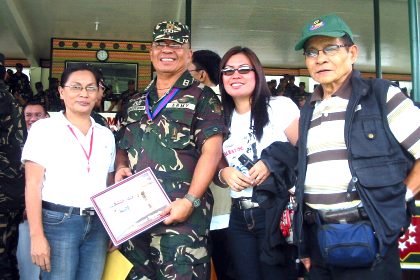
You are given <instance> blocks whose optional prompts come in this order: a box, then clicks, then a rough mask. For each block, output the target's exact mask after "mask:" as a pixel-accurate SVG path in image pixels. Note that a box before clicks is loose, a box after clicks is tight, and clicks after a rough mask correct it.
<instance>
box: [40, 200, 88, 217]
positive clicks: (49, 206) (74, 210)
mask: <svg viewBox="0 0 420 280" xmlns="http://www.w3.org/2000/svg"><path fill="white" fill-rule="evenodd" d="M42 208H43V209H46V210H51V211H56V212H61V213H69V214H72V215H79V216H95V215H96V213H95V209H93V208H92V207H90V208H84V209H81V208H78V207H71V206H65V205H60V204H55V203H51V202H48V201H42Z"/></svg>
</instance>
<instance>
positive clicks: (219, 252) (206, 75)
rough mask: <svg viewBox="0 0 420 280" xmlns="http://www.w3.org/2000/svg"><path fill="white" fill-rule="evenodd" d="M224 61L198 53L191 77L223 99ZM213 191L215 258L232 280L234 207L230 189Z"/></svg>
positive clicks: (212, 243) (218, 267)
mask: <svg viewBox="0 0 420 280" xmlns="http://www.w3.org/2000/svg"><path fill="white" fill-rule="evenodd" d="M220 61H221V58H220V56H219V55H218V54H217V53H215V52H213V51H210V50H198V51H195V52H193V56H192V62H191V64H190V65H189V66H188V71H189V72H190V74H191V76H193V78H194V79H195V80H197V81H199V82H201V83H203V84H205V85H206V86H208V87H209V88H211V89H212V90H213V91H214V92H215V93H216V95H217V96H218V97H219V99H220V92H219V87H218V85H219V74H220V70H219V65H220ZM210 190H211V192H212V194H213V197H214V205H213V214H212V219H211V223H210V250H211V258H212V261H213V264H214V268H215V271H216V276H217V279H224V280H229V279H233V278H232V275H231V274H232V272H231V270H232V268H231V266H232V264H231V263H232V261H231V258H230V249H229V242H228V240H227V228H228V226H229V213H230V207H231V201H230V196H229V189H227V188H224V187H221V186H217V185H216V184H214V183H211V184H210Z"/></svg>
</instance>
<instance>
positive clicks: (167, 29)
mask: <svg viewBox="0 0 420 280" xmlns="http://www.w3.org/2000/svg"><path fill="white" fill-rule="evenodd" d="M190 37H191V33H190V29H189V28H188V26H187V25H184V24H182V23H180V22H177V21H162V22H160V23H158V24H157V25H156V27H155V29H154V30H153V42H156V41H163V40H171V41H175V42H177V43H180V44H185V43H189V42H190Z"/></svg>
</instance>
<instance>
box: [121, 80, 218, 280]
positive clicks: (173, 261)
mask: <svg viewBox="0 0 420 280" xmlns="http://www.w3.org/2000/svg"><path fill="white" fill-rule="evenodd" d="M174 87H175V88H179V89H180V91H179V92H178V93H177V94H176V96H175V97H174V99H173V100H172V101H171V102H169V103H168V104H167V106H166V108H164V109H163V110H162V111H161V112H160V114H159V115H158V116H157V117H156V118H155V119H154V120H153V123H152V124H147V120H148V118H147V115H146V111H145V98H146V94H138V95H137V96H133V98H132V99H130V101H129V104H128V109H127V120H126V121H124V122H123V128H122V130H120V132H121V135H119V136H118V137H117V138H119V140H118V147H119V148H120V149H123V150H127V152H128V156H129V160H130V164H131V167H132V170H133V171H134V172H137V171H140V170H142V169H144V168H146V167H150V168H152V170H153V171H154V172H155V175H156V177H157V178H158V180H159V181H160V183H161V184H162V186H163V187H164V189H165V191H166V193H167V194H168V196H169V197H170V199H171V200H172V201H173V200H175V199H177V198H183V197H184V195H185V194H186V193H187V192H188V189H189V187H190V183H191V180H192V177H193V173H194V169H195V166H196V164H197V161H198V158H199V157H200V151H201V148H202V146H203V143H204V141H205V140H206V139H207V138H209V137H211V136H213V135H216V134H220V133H223V132H224V125H223V120H222V114H221V104H220V101H219V99H218V98H217V96H216V95H215V94H214V93H213V92H212V91H211V90H210V89H209V88H207V87H204V88H201V87H199V84H198V82H194V80H193V78H192V77H191V75H190V74H189V73H188V72H185V73H184V74H183V76H181V77H180V79H179V80H178V81H177V82H176V84H175V85H174ZM145 91H146V92H149V93H150V98H149V100H150V105H151V106H152V110H154V109H155V108H156V106H157V100H158V96H157V91H156V87H155V81H152V82H151V83H150V85H149V86H148V87H147V88H146V90H145ZM212 205H213V197H212V195H211V192H210V191H209V190H208V191H207V192H206V193H205V194H204V195H203V197H202V198H201V206H200V207H198V208H195V209H194V211H193V213H192V215H191V216H190V217H189V218H188V220H186V221H185V222H183V223H179V224H176V225H164V224H160V225H157V226H155V227H153V228H152V229H150V230H149V231H147V232H145V233H143V234H140V235H139V236H137V237H134V238H132V239H131V240H130V241H128V242H126V243H125V244H124V245H123V246H122V251H123V253H124V254H125V256H126V257H127V258H128V259H129V260H130V261H131V262H133V263H134V265H135V267H134V271H133V272H132V273H131V279H140V278H141V277H143V278H141V279H155V278H159V279H175V278H176V279H192V278H198V279H205V278H206V277H208V275H207V276H206V273H208V269H207V268H206V265H208V264H209V255H208V251H207V237H208V233H209V225H210V219H211V211H212ZM200 264H201V265H200ZM203 264H204V265H203ZM191 267H193V269H191ZM191 271H193V272H192V273H193V274H194V275H191ZM135 274H137V277H138V278H136V277H135V276H134V275H135Z"/></svg>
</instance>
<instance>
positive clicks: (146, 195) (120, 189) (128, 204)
mask: <svg viewBox="0 0 420 280" xmlns="http://www.w3.org/2000/svg"><path fill="white" fill-rule="evenodd" d="M91 201H92V203H93V207H94V208H95V210H96V213H97V214H98V216H99V218H100V219H101V221H102V224H103V225H104V227H105V229H106V231H107V232H108V235H109V237H110V238H111V240H112V243H114V245H115V246H118V245H120V244H121V243H123V242H125V241H127V240H129V239H130V238H132V237H134V236H136V235H138V234H140V233H142V232H144V231H145V230H147V229H149V228H151V227H153V226H154V225H156V224H158V223H160V222H162V221H163V220H164V219H165V218H166V217H167V216H168V215H166V216H161V215H160V214H161V212H162V210H163V209H165V208H166V207H167V206H168V205H169V204H170V203H171V201H170V199H169V197H168V195H167V194H166V192H165V190H164V189H163V187H162V185H161V184H160V183H159V181H158V180H157V178H156V176H155V175H154V173H153V171H152V170H151V169H150V168H146V169H143V170H142V171H139V172H137V173H136V174H134V175H132V176H130V177H127V178H125V179H124V180H122V181H120V182H118V183H116V184H114V185H112V186H110V187H108V188H107V189H105V190H104V191H102V192H100V193H97V194H95V195H94V196H92V197H91Z"/></svg>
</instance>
